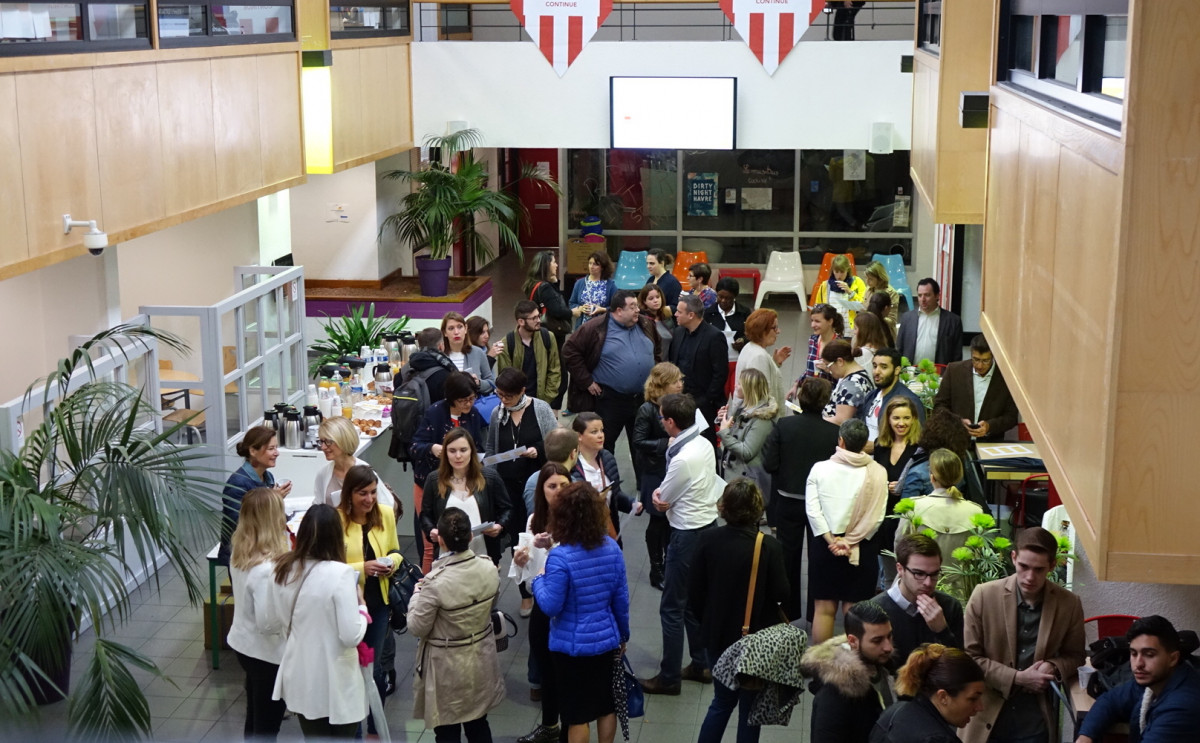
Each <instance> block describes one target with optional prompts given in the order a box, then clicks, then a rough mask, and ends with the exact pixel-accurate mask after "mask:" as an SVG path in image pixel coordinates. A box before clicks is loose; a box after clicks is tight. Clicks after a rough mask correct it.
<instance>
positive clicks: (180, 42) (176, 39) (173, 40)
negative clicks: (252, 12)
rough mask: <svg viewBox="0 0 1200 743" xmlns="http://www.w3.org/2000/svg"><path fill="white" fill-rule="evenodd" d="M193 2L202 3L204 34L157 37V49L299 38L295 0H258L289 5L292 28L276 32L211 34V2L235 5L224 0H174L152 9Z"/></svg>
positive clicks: (266, 4)
mask: <svg viewBox="0 0 1200 743" xmlns="http://www.w3.org/2000/svg"><path fill="white" fill-rule="evenodd" d="M193 5H202V6H204V7H205V13H206V16H205V18H206V19H207V23H206V26H205V34H204V35H203V36H168V37H166V38H163V37H162V36H159V37H158V48H159V49H186V48H191V47H198V46H230V45H242V44H278V43H279V42H281V41H282V42H289V41H296V40H298V38H299V37H298V36H297V35H296V3H295V0H273V1H272V2H270V3H265V4H264V3H257V5H258V6H260V7H266V6H270V7H279V8H290V9H291V16H292V30H291V31H290V32H289V33H275V34H248V35H246V34H227V35H225V36H213V35H212V18H213V10H212V9H213V6H216V5H222V6H224V5H237V3H235V2H229V1H225V0H177V1H172V2H158V3H156V4H155V10H156V11H160V10H162V9H163V8H183V7H190V6H193ZM158 20H159V18H158V13H157V12H155V15H154V29H155V33H157V32H158Z"/></svg>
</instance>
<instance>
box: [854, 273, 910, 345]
mask: <svg viewBox="0 0 1200 743" xmlns="http://www.w3.org/2000/svg"><path fill="white" fill-rule="evenodd" d="M863 276H864V277H865V278H866V282H867V295H866V298H865V299H863V304H864V305H869V304H870V302H871V297H873V296H875V295H876V294H886V295H887V297H888V305H889V306H890V308H891V309H889V310H888V316H887V319H888V320H890V321H891V324H892V332H893V333H894V332H895V327H896V322H897V321H898V320H899V317H900V293H899V292H897V291H896V290H895V289H893V288H892V287H891V279H889V278H888V272H887V268H885V267H884V265H883V264H882V263H880V262H879V261H871V262H870V263H868V264H867V267H866V268H865V269H863ZM855 309H869V307H867V306H864V307H856V308H855ZM889 345H891V344H889Z"/></svg>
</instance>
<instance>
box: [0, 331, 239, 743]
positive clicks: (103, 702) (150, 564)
mask: <svg viewBox="0 0 1200 743" xmlns="http://www.w3.org/2000/svg"><path fill="white" fill-rule="evenodd" d="M149 337H154V338H155V339H156V340H157V341H158V342H159V343H161V344H163V345H165V346H166V347H169V348H173V349H175V350H178V351H185V350H186V346H185V345H184V343H183V342H182V340H180V339H179V338H178V337H176V336H173V335H171V334H169V333H164V332H162V331H155V330H152V329H150V328H148V327H144V326H137V325H125V326H120V327H117V328H114V329H112V330H108V331H105V332H103V333H100V334H99V335H97V336H95V337H93V338H92V339H90V340H89V341H87V342H86V343H84V344H83V345H81V346H79V347H78V348H76V349H75V350H74V351H73V352H72V354H71V355H70V356H69V357H67V358H65V359H62V360H61V361H59V362H58V365H57V368H56V370H55V371H54V373H52V374H50V375H49V376H48V377H47V378H45V379H44V380H39V382H37V383H35V386H31V387H30V391H31V392H32V391H33V390H35V389H37V386H36V385H43V384H44V385H45V386H44V388H43V389H44V390H45V391H46V392H47V393H48V394H47V395H46V397H47V399H48V402H47V403H46V404H44V405H43V406H42V410H41V413H42V416H43V419H42V421H41V422H40V423H39V424H37V426H36V427H34V428H32V430H29V431H28V432H27V435H26V440H25V442H24V444H23V445H22V446H21V449H20V451H19V452H17V453H16V454H14V453H12V452H10V451H6V450H4V451H0V586H3V591H0V626H3V632H0V717H3V718H5V719H18V718H20V717H23V716H28V715H31V714H35V713H36V707H35V700H36V697H37V696H38V694H35V687H38V686H41V687H42V689H41V690H40V691H41V692H42V693H45V692H46V690H48V691H49V693H50V695H51V696H53V695H54V694H55V692H62V693H65V692H66V689H65V688H63V687H65V685H66V684H65V679H66V678H67V677H68V674H69V659H70V653H71V648H72V645H73V639H74V636H75V635H76V633H77V631H78V627H79V626H80V620H81V619H82V618H84V617H87V618H90V619H91V621H92V624H93V628H94V631H95V635H96V642H95V645H94V649H93V652H92V656H91V659H90V661H89V662H88V665H87V668H86V670H85V671H84V672H83V673H82V674H81V675H80V676H79V677H78V681H77V684H76V688H75V689H74V693H73V694H72V695H71V697H70V702H69V704H68V707H67V716H68V723H69V726H70V729H71V731H72V733H73V735H74V737H79V738H83V739H113V738H129V737H136V736H139V735H142V736H144V735H149V733H150V730H151V728H150V709H149V705H148V703H147V700H146V697H145V695H144V694H143V693H142V691H141V689H140V688H139V686H138V683H137V680H136V679H135V677H134V676H133V674H131V673H130V670H129V667H130V666H134V667H136V668H140V669H143V670H145V671H149V672H151V673H153V674H160V672H159V669H158V668H157V667H156V666H155V665H154V663H153V662H152V661H151V660H150V659H149V658H147V657H146V656H144V655H142V654H141V653H138V652H137V651H135V650H133V649H131V648H129V647H127V646H125V645H122V644H120V643H118V642H115V641H113V640H112V639H110V635H111V634H112V632H113V631H114V630H115V629H116V628H117V627H118V626H119V625H120V624H122V623H123V622H124V621H125V620H126V619H128V618H129V611H130V602H129V598H130V590H131V589H130V588H129V587H128V584H127V581H129V580H130V578H131V577H132V575H133V572H134V571H135V570H138V569H141V570H143V571H145V574H146V575H151V574H153V572H154V563H155V561H156V560H157V558H158V555H159V554H162V555H164V556H165V557H166V559H167V561H168V562H170V563H171V564H172V565H174V566H175V568H176V569H177V571H178V574H179V576H180V577H181V578H182V580H183V582H184V585H185V586H186V587H187V592H188V597H189V599H191V600H192V601H193V602H198V601H199V600H200V598H201V596H202V595H203V594H202V591H201V587H202V583H201V582H200V581H199V580H198V578H197V576H200V575H202V574H203V571H199V570H196V569H195V563H196V554H195V552H194V551H193V548H194V547H197V546H200V547H205V546H207V545H210V544H214V543H215V542H216V540H217V536H218V518H217V515H216V512H215V510H214V508H213V504H214V503H215V502H216V498H217V492H218V491H217V490H216V489H215V487H214V482H213V481H211V480H208V479H206V478H205V477H204V473H205V472H206V470H205V469H204V468H203V467H201V466H199V463H200V460H201V458H202V457H203V456H205V455H204V454H203V453H202V452H201V451H200V450H198V449H194V448H191V447H187V446H176V445H174V444H172V443H171V438H172V434H173V433H174V432H175V428H172V429H170V430H167V431H156V430H155V427H154V426H153V425H149V424H152V423H153V420H154V415H155V412H154V410H153V408H152V406H151V405H150V404H149V403H148V402H147V401H146V399H145V397H144V396H143V390H141V389H140V388H138V387H134V386H131V385H129V384H125V383H122V382H117V381H111V380H107V379H103V378H99V377H98V375H97V373H96V370H95V368H94V367H93V361H92V356H91V354H92V353H94V352H98V351H111V352H113V353H121V351H120V350H118V349H120V348H125V349H128V348H129V347H130V344H134V345H136V344H138V343H139V340H140V339H145V338H149ZM27 399H28V397H27ZM27 417H29V416H27ZM176 428H178V426H176ZM160 675H161V674H160ZM60 696H61V695H60Z"/></svg>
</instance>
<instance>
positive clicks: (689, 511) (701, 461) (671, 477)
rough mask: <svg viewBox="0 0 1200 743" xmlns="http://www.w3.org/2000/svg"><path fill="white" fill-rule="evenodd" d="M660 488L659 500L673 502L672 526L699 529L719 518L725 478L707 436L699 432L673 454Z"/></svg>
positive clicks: (669, 511) (668, 518) (671, 508)
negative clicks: (719, 471) (719, 472)
mask: <svg viewBox="0 0 1200 743" xmlns="http://www.w3.org/2000/svg"><path fill="white" fill-rule="evenodd" d="M697 415H699V414H697ZM689 430H691V429H689ZM681 435H682V434H681ZM659 490H660V493H659V496H658V497H659V500H663V501H666V502H667V503H670V504H671V507H670V508H668V509H667V522H668V523H669V524H670V525H671V527H672V528H674V529H699V528H701V527H705V526H708V525H709V524H711V523H712V522H713V521H716V519H717V499H718V498H720V497H721V493H722V492H723V491H724V490H725V481H724V480H722V479H721V478H719V477H717V458H716V455H715V454H714V453H713V446H712V444H710V443H709V442H708V439H706V438H704V437H703V436H696V437H695V438H693V439H692V440H691V441H689V442H687V443H686V444H684V445H683V448H682V449H680V450H679V452H678V453H677V454H676V455H675V456H673V457H671V461H670V462H669V463H668V464H667V474H666V476H665V477H663V481H662V485H660V486H659Z"/></svg>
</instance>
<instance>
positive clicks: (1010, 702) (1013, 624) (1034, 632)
mask: <svg viewBox="0 0 1200 743" xmlns="http://www.w3.org/2000/svg"><path fill="white" fill-rule="evenodd" d="M1057 556H1058V541H1057V540H1056V539H1055V538H1054V535H1052V534H1051V533H1050V532H1048V531H1046V530H1045V529H1042V528H1040V527H1034V528H1032V529H1026V530H1024V531H1023V532H1021V536H1020V537H1018V538H1017V544H1016V548H1015V549H1014V551H1013V553H1012V560H1013V564H1014V565H1015V566H1016V569H1017V572H1016V574H1015V575H1010V576H1009V577H1007V578H1001V579H1000V580H994V581H991V582H989V583H984V584H982V585H980V586H977V587H976V588H975V591H974V593H972V594H971V600H970V601H968V602H967V613H966V621H965V626H964V630H963V634H964V636H965V641H966V647H965V648H964V649H965V650H966V651H967V654H968V655H970V656H971V657H972V658H974V659H975V661H976V662H977V663H979V665H980V667H981V668H983V673H984V679H985V681H986V682H987V691H986V692H984V698H983V705H984V706H983V711H982V712H980V713H979V714H977V715H975V717H973V718H972V719H971V722H970V723H969V724H968V725H967V727H966V728H964V729H963V731H962V733H961V734H960V737H961V738H962V740H963V743H1004V741H1017V740H1020V741H1025V740H1038V741H1045V742H1046V743H1050V741H1051V740H1057V732H1058V725H1057V723H1056V721H1055V716H1054V710H1055V709H1056V708H1057V705H1055V704H1053V695H1052V693H1051V692H1050V690H1049V684H1050V682H1051V681H1056V680H1057V681H1059V682H1060V683H1062V684H1063V685H1064V686H1065V685H1066V684H1067V683H1068V682H1069V681H1070V680H1071V677H1072V676H1074V675H1075V672H1076V669H1078V668H1079V666H1080V665H1082V664H1083V659H1084V631H1083V605H1082V604H1081V603H1080V601H1079V597H1078V596H1076V595H1075V594H1073V593H1071V592H1070V591H1068V590H1067V589H1065V588H1062V587H1060V586H1057V585H1055V584H1053V583H1051V582H1049V580H1047V576H1048V575H1049V573H1050V571H1052V570H1054V567H1055V564H1056V562H1057Z"/></svg>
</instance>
